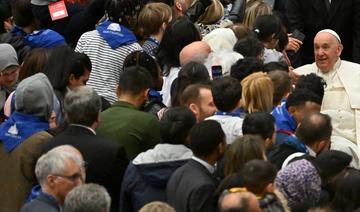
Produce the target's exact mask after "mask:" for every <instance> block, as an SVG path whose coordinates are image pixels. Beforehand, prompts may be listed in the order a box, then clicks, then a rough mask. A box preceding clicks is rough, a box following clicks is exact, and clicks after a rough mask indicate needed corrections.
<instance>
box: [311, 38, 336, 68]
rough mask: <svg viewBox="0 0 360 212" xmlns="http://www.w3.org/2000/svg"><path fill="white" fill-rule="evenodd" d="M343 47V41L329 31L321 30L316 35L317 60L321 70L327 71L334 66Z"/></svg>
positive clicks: (315, 52)
mask: <svg viewBox="0 0 360 212" xmlns="http://www.w3.org/2000/svg"><path fill="white" fill-rule="evenodd" d="M342 49H343V46H342V45H341V43H340V42H339V41H338V40H337V39H336V38H335V37H334V36H333V35H332V34H330V33H328V32H320V33H318V34H317V35H316V36H315V38H314V54H315V62H316V65H317V67H318V68H319V69H320V70H321V72H323V73H327V72H329V71H330V70H331V69H332V68H333V67H334V65H335V63H336V61H337V60H338V59H339V56H340V54H341V52H342Z"/></svg>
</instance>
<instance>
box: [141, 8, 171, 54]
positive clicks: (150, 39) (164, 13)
mask: <svg viewBox="0 0 360 212" xmlns="http://www.w3.org/2000/svg"><path fill="white" fill-rule="evenodd" d="M171 13H172V12H171V8H170V7H169V6H168V5H167V4H164V3H161V2H154V3H148V4H146V5H145V6H144V8H143V9H142V10H141V11H140V13H139V17H138V25H139V28H140V30H141V33H142V35H143V36H145V37H146V38H147V39H146V41H145V42H144V44H143V45H142V47H143V49H144V51H145V52H146V53H148V54H149V55H151V56H153V57H154V56H155V52H156V50H157V48H158V46H159V45H160V42H161V39H162V37H163V34H164V31H165V28H166V26H167V24H168V23H169V22H170V21H171V19H172V15H171Z"/></svg>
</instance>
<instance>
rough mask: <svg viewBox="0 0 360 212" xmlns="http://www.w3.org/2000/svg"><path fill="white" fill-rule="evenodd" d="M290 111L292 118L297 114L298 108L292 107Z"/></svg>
mask: <svg viewBox="0 0 360 212" xmlns="http://www.w3.org/2000/svg"><path fill="white" fill-rule="evenodd" d="M288 111H289V113H290V114H291V115H292V116H294V114H295V113H296V107H294V106H290V107H289V108H288Z"/></svg>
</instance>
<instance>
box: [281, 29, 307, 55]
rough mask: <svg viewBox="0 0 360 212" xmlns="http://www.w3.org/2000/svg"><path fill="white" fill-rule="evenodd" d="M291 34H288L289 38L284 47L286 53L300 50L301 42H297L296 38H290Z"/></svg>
mask: <svg viewBox="0 0 360 212" xmlns="http://www.w3.org/2000/svg"><path fill="white" fill-rule="evenodd" d="M291 36H292V34H291V33H290V34H288V38H289V43H288V45H287V46H286V48H285V50H286V51H294V52H297V51H299V49H300V46H301V45H302V44H303V42H302V41H301V40H298V39H296V38H293V37H291Z"/></svg>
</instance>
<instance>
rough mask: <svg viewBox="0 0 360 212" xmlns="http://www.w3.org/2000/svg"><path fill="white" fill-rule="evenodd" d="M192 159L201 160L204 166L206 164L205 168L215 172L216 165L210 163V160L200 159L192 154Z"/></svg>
mask: <svg viewBox="0 0 360 212" xmlns="http://www.w3.org/2000/svg"><path fill="white" fill-rule="evenodd" d="M191 159H193V160H195V161H197V162H199V163H200V164H202V165H203V166H205V168H206V169H207V170H208V171H209V172H210V173H211V174H213V173H214V172H215V167H214V166H212V165H211V164H209V163H208V162H206V161H204V160H203V159H200V158H198V157H196V156H192V157H191Z"/></svg>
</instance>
